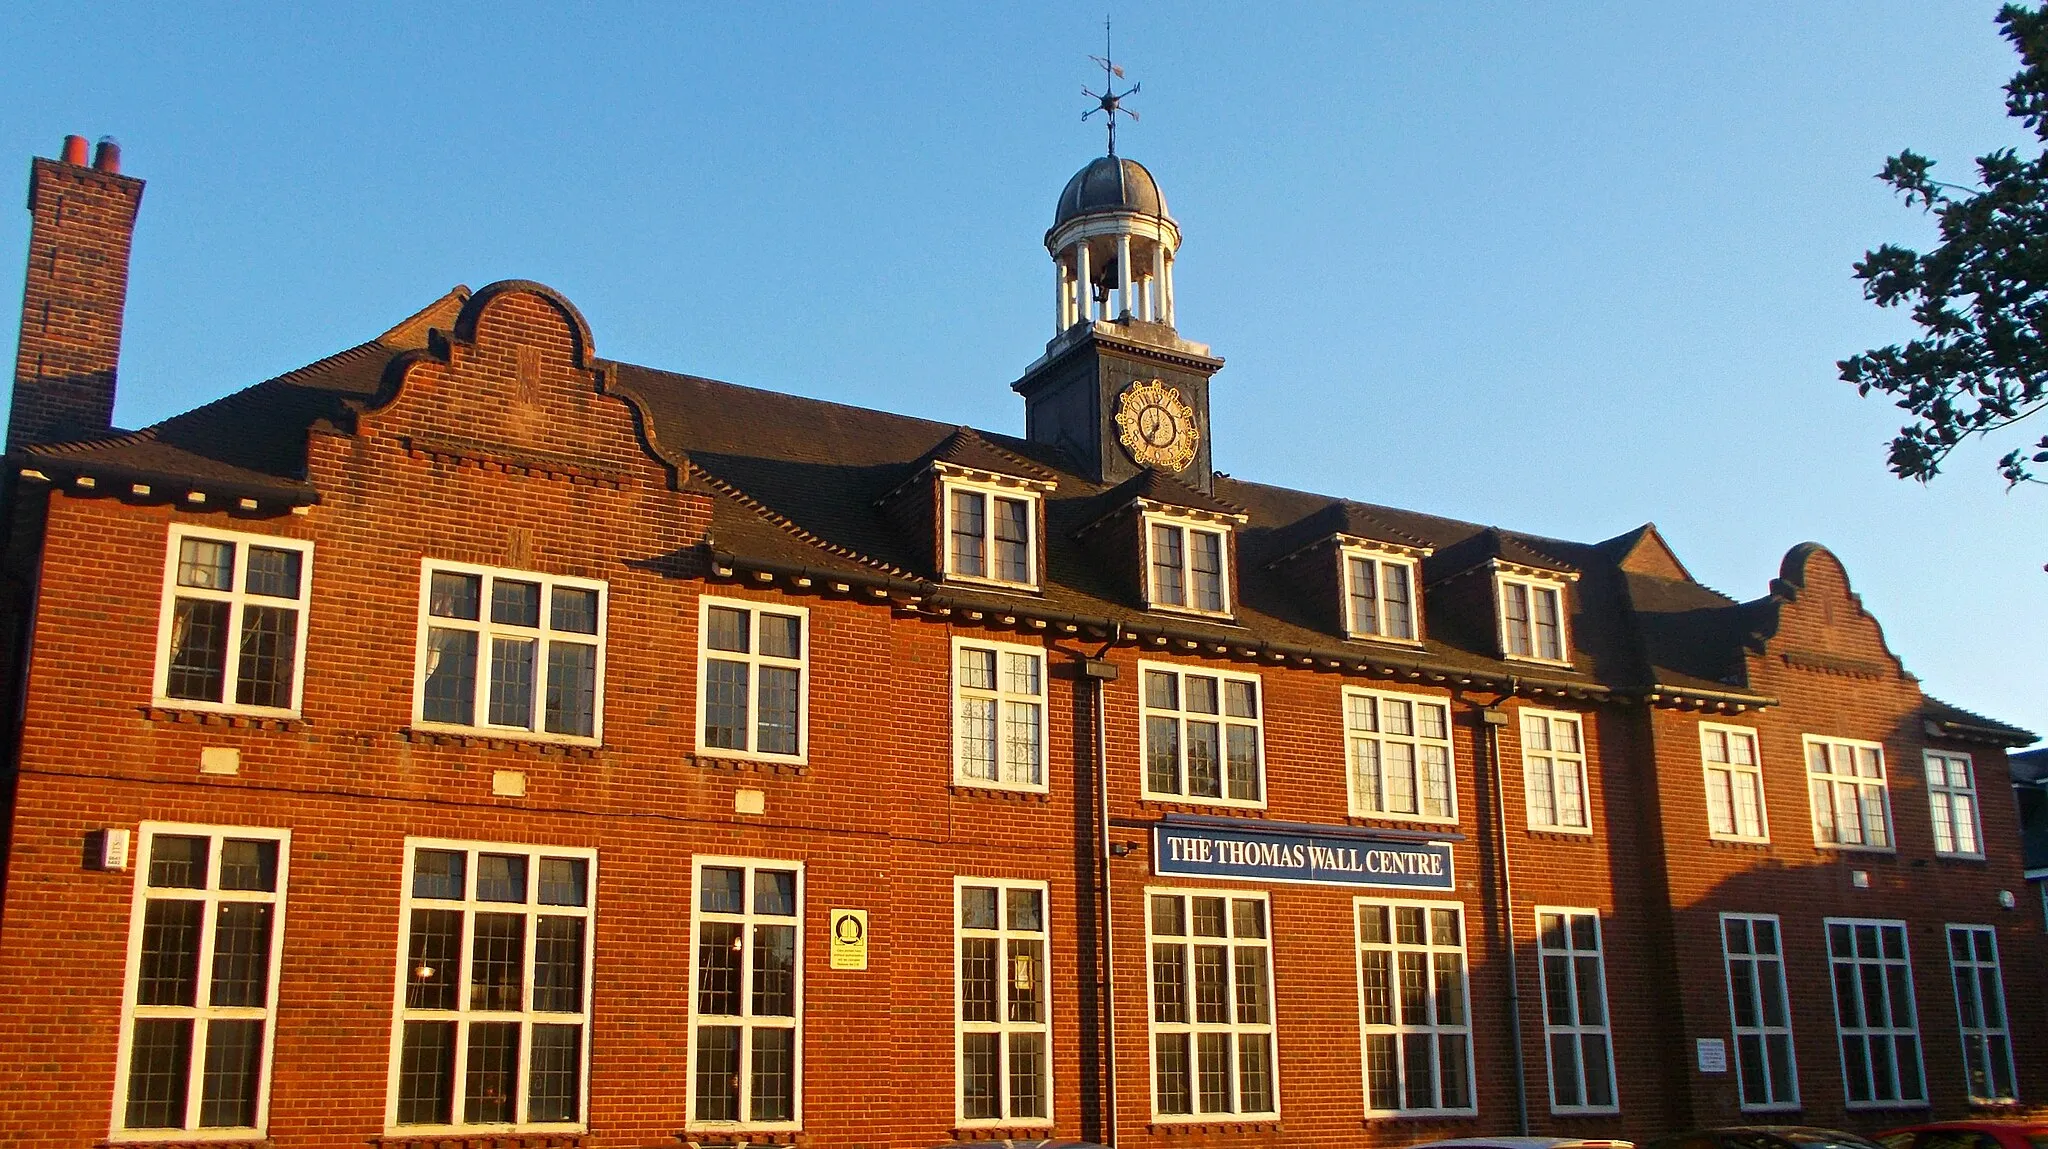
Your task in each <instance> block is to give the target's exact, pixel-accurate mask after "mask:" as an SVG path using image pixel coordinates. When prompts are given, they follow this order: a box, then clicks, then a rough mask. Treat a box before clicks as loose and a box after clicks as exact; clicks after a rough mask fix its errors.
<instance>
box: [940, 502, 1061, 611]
mask: <svg viewBox="0 0 2048 1149" xmlns="http://www.w3.org/2000/svg"><path fill="white" fill-rule="evenodd" d="M956 491H964V492H968V493H971V494H977V495H980V496H982V499H983V503H982V521H981V547H982V569H983V570H984V571H986V572H987V573H984V574H968V573H966V572H964V571H960V570H957V569H955V568H954V565H953V493H954V492H956ZM997 499H1009V500H1011V501H1013V502H1019V503H1022V504H1024V577H1023V578H1021V579H1006V578H1002V577H1000V576H999V575H997V574H996V573H995V565H996V537H995V531H996V521H995V515H994V513H993V511H994V507H995V500H997ZM1039 506H1040V504H1039V496H1038V492H1036V491H1026V490H1020V489H1019V488H1016V487H1008V486H1003V485H1001V484H998V483H977V482H974V481H972V480H969V479H957V478H950V477H949V478H944V479H941V480H940V481H939V538H940V543H939V554H940V565H941V569H943V570H944V571H945V574H946V578H947V579H948V580H950V581H953V582H965V583H977V584H983V585H987V586H994V587H1004V588H1007V589H1011V590H1037V589H1038V518H1039Z"/></svg>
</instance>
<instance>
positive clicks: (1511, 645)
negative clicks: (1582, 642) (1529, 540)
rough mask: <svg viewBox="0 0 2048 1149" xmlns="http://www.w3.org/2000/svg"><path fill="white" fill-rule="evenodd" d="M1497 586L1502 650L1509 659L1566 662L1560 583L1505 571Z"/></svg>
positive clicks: (1562, 589) (1562, 600) (1562, 594)
mask: <svg viewBox="0 0 2048 1149" xmlns="http://www.w3.org/2000/svg"><path fill="white" fill-rule="evenodd" d="M1499 589H1500V635H1501V643H1500V647H1501V652H1502V653H1504V654H1506V655H1507V656H1508V657H1509V658H1533V659H1536V660H1538V661H1542V662H1564V661H1566V651H1567V649H1568V648H1567V646H1566V643H1565V633H1564V587H1563V585H1562V584H1559V583H1554V582H1548V581H1545V580H1542V579H1531V578H1521V577H1517V576H1514V575H1505V574H1504V575H1501V576H1500V577H1499Z"/></svg>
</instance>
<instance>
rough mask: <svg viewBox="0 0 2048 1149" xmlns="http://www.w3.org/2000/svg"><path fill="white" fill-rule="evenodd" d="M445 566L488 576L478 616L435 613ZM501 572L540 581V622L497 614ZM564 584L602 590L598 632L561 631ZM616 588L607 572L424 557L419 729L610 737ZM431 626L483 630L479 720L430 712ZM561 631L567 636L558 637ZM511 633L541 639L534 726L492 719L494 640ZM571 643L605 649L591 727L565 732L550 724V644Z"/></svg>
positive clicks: (415, 713) (566, 739)
mask: <svg viewBox="0 0 2048 1149" xmlns="http://www.w3.org/2000/svg"><path fill="white" fill-rule="evenodd" d="M437 572H439V573H443V574H453V575H472V576H476V577H478V578H480V579H481V580H482V581H481V582H480V583H479V584H478V592H477V593H478V604H477V617H476V619H475V620H474V621H472V620H469V619H458V618H443V617H441V616H439V615H435V614H433V613H431V607H432V602H431V599H432V595H433V587H434V575H435V574H436V573H437ZM498 579H504V580H506V581H508V582H526V583H538V584H540V625H539V626H537V627H524V626H512V625H509V624H501V623H493V622H492V621H491V586H492V585H493V583H494V582H495V581H496V580H498ZM557 588H560V589H563V590H585V591H595V592H596V593H597V633H596V634H595V635H591V634H586V633H583V632H580V631H568V630H556V629H555V628H554V626H553V618H552V613H553V610H554V592H555V590H556V589H557ZM610 615H611V591H610V588H609V586H608V584H606V583H605V582H604V581H603V580H601V579H587V578H575V577H573V576H570V575H555V574H548V573H546V572H543V571H532V570H516V569H513V568H510V567H490V566H479V565H477V564H476V563H462V562H452V561H447V560H442V559H435V558H426V559H422V560H420V601H419V629H418V633H417V635H416V636H415V642H414V648H415V653H414V659H413V674H412V724H413V726H414V728H416V729H419V730H431V731H437V732H445V733H450V734H468V735H474V736H479V737H485V738H503V739H508V740H514V741H520V742H551V743H557V744H563V745H572V746H596V745H599V744H601V743H602V742H603V741H604V676H605V647H606V646H607V645H608V643H607V641H606V634H607V631H608V630H609V628H610ZM429 630H461V631H468V632H470V633H473V634H475V635H476V636H477V649H476V694H475V697H474V698H472V699H471V707H472V709H471V711H470V714H471V717H473V718H475V719H476V721H475V722H469V723H464V722H430V721H428V720H427V717H426V707H427V661H428V657H429V655H430V654H431V653H432V652H431V651H430V650H429V649H428V646H427V632H428V631H429ZM558 636H559V637H558ZM497 638H505V639H512V640H526V641H531V642H532V643H533V644H534V666H533V725H532V726H531V727H525V726H499V725H496V724H494V723H492V722H491V720H490V707H491V701H490V695H491V677H490V676H491V642H492V640H493V639H497ZM558 641H559V642H569V643H576V644H578V645H583V646H590V645H592V644H593V643H594V644H595V645H596V648H597V665H596V670H595V671H594V673H595V674H596V679H597V689H596V692H595V694H594V695H593V696H592V698H591V704H590V705H591V710H590V734H589V735H587V736H585V735H581V734H557V733H553V732H551V731H549V730H548V729H547V689H548V647H549V644H551V643H553V642H558Z"/></svg>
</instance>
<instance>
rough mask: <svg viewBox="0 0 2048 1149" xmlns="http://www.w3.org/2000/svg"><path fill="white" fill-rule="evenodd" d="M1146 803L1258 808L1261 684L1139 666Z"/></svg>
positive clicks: (1241, 676)
mask: <svg viewBox="0 0 2048 1149" xmlns="http://www.w3.org/2000/svg"><path fill="white" fill-rule="evenodd" d="M1139 676H1140V677H1141V678H1142V679H1143V683H1142V685H1141V696H1140V702H1141V703H1142V705H1141V707H1140V711H1141V712H1142V715H1143V721H1144V736H1145V737H1144V741H1145V748H1144V754H1145V796H1146V797H1148V798H1183V797H1184V798H1194V799H1200V800H1203V801H1210V802H1223V803H1236V804H1239V805H1257V804H1258V803H1260V802H1262V801H1264V799H1265V780H1264V777H1263V772H1262V770H1261V768H1260V756H1261V755H1260V749H1259V741H1260V738H1259V680H1258V679H1257V678H1256V677H1254V676H1252V675H1245V674H1228V673H1222V672H1215V673H1211V672H1206V671H1194V670H1180V669H1178V668H1174V667H1167V666H1160V665H1156V664H1152V663H1145V664H1141V665H1140V666H1139Z"/></svg>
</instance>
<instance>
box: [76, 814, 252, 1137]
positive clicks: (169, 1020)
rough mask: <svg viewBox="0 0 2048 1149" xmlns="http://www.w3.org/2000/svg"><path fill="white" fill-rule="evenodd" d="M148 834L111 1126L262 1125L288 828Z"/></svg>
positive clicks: (206, 1130) (188, 1129) (129, 1130)
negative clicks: (117, 1085)
mask: <svg viewBox="0 0 2048 1149" xmlns="http://www.w3.org/2000/svg"><path fill="white" fill-rule="evenodd" d="M141 837H142V841H141V846H140V850H139V851H138V857H140V858H142V859H143V864H142V865H141V866H139V867H137V873H136V883H135V907H134V914H133V918H132V920H131V923H130V926H129V935H128V936H129V941H128V978H127V992H126V996H125V998H124V1000H125V1001H126V1003H127V1010H126V1011H125V1012H126V1026H125V1028H124V1029H123V1030H122V1033H121V1048H120V1053H119V1054H118V1058H119V1068H118V1069H117V1071H116V1080H118V1081H120V1082H121V1083H122V1087H121V1089H120V1090H118V1091H117V1092H116V1093H115V1095H114V1119H113V1132H114V1134H115V1135H116V1136H117V1137H118V1136H123V1135H132V1134H143V1133H146V1134H151V1135H155V1136H162V1135H164V1134H168V1133H175V1132H185V1133H191V1134H194V1135H199V1136H205V1135H211V1134H216V1133H221V1134H226V1133H232V1132H234V1131H241V1132H242V1133H244V1134H245V1135H246V1134H247V1133H248V1132H250V1131H260V1130H262V1129H263V1127H264V1125H265V1123H266V1121H267V1120H268V1116H269V1114H268V1109H269V1093H270V1090H269V1080H268V1078H269V1070H270V1049H271V1037H272V1030H273V1029H274V1023H275V1020H276V1015H277V970H278V958H279V956H280V953H281V947H280V946H279V944H278V938H279V935H280V934H281V933H282V932H283V928H284V890H285V865H286V858H285V855H286V852H287V845H288V843H289V841H290V835H289V834H288V833H287V832H286V831H283V830H243V829H224V828H219V827H212V826H173V825H159V824H152V823H145V824H144V825H143V827H142V835H141Z"/></svg>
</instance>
